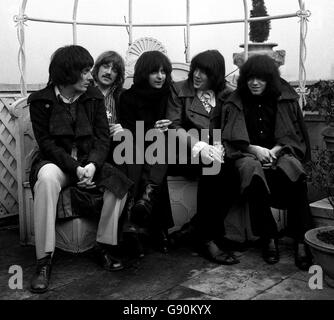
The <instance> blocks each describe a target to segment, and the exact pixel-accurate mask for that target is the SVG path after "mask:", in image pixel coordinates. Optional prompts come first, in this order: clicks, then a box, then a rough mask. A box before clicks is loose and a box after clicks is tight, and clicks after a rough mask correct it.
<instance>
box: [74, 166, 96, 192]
mask: <svg viewBox="0 0 334 320" xmlns="http://www.w3.org/2000/svg"><path fill="white" fill-rule="evenodd" d="M95 171H96V167H95V165H94V163H88V164H87V165H86V166H85V167H81V166H79V167H77V177H78V179H79V182H78V183H77V186H78V187H79V188H84V189H93V188H95V187H96V185H95V182H93V181H92V180H93V177H94V174H95Z"/></svg>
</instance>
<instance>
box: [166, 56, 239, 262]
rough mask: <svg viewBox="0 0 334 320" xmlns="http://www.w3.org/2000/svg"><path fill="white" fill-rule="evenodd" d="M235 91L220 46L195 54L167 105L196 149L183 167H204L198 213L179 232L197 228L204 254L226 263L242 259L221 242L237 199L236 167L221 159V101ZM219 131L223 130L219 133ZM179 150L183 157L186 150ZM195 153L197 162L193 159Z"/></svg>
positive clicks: (187, 143)
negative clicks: (227, 78) (227, 79)
mask: <svg viewBox="0 0 334 320" xmlns="http://www.w3.org/2000/svg"><path fill="white" fill-rule="evenodd" d="M230 92H231V90H230V89H228V88H226V84H225V60H224V57H223V56H222V54H221V53H220V52H219V51H218V50H207V51H204V52H201V53H199V54H198V55H196V56H195V57H194V58H193V59H192V60H191V64H190V72H189V75H188V79H187V80H184V81H180V82H177V83H175V84H174V85H173V90H172V95H171V98H170V99H169V103H168V108H167V118H168V119H170V120H171V121H172V124H171V126H170V128H171V129H175V130H176V134H177V136H178V139H179V143H180V144H181V145H185V146H187V150H188V151H190V152H189V153H190V154H191V157H190V158H188V159H187V165H186V166H185V167H184V168H183V169H182V171H183V172H185V170H187V169H189V168H190V167H193V168H194V169H195V168H197V169H200V170H201V171H202V173H201V174H200V178H199V182H198V193H197V213H196V215H195V216H194V218H193V219H192V221H191V223H190V224H189V225H188V227H185V228H183V229H182V230H181V232H180V233H179V234H180V235H181V236H182V233H188V234H189V233H193V234H194V235H195V237H196V239H197V240H198V242H199V245H200V247H201V249H202V250H201V251H202V252H203V254H204V256H205V257H207V258H208V259H210V260H212V261H214V262H216V263H219V264H227V265H228V264H235V263H238V262H239V261H238V260H237V259H236V258H235V257H234V255H233V254H232V253H230V252H227V251H224V249H223V248H222V243H223V236H224V219H225V216H226V214H227V212H228V209H229V208H230V206H231V203H232V195H233V192H232V191H233V183H234V182H236V179H232V177H233V168H231V167H230V165H229V163H222V162H223V156H224V151H223V148H222V145H221V134H220V125H221V123H220V119H221V110H222V105H223V103H224V101H225V99H226V97H227V96H228V94H229V93H230ZM214 130H216V131H214ZM217 131H218V132H219V134H218V135H216V136H215V133H217ZM215 140H216V141H215ZM215 144H217V145H215ZM178 156H179V159H178V161H179V163H180V162H181V161H180V159H181V158H182V155H181V154H179V155H178ZM196 157H197V159H198V160H199V161H198V163H197V164H196V163H194V161H192V159H196ZM217 163H218V164H219V169H220V170H217V171H216V170H215V171H216V172H211V173H210V172H209V170H205V169H208V167H209V166H212V167H213V166H214V165H215V164H217ZM192 164H194V165H192ZM184 169H185V170H184ZM231 169H232V170H231ZM212 173H213V174H212ZM191 230H194V232H192V231H191Z"/></svg>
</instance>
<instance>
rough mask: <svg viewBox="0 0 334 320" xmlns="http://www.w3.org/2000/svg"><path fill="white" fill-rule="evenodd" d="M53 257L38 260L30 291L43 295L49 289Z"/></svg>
mask: <svg viewBox="0 0 334 320" xmlns="http://www.w3.org/2000/svg"><path fill="white" fill-rule="evenodd" d="M51 269H52V264H51V256H47V257H45V258H42V259H39V260H37V266H36V273H35V274H34V275H33V277H32V279H31V284H30V291H31V292H33V293H43V292H46V291H47V290H48V288H49V283H50V276H51Z"/></svg>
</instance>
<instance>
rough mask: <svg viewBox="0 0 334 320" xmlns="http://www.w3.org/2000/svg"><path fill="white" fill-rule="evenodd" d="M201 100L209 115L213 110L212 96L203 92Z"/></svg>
mask: <svg viewBox="0 0 334 320" xmlns="http://www.w3.org/2000/svg"><path fill="white" fill-rule="evenodd" d="M200 100H201V102H202V104H203V106H204V108H205V110H206V111H207V112H208V113H210V111H211V108H212V106H211V104H210V100H211V95H210V93H209V92H207V91H206V92H203V94H202V95H201V97H200Z"/></svg>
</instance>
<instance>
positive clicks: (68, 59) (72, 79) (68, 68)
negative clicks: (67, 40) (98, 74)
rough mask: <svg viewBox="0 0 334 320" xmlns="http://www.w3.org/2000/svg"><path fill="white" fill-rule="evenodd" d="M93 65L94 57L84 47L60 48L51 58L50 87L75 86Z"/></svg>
mask: <svg viewBox="0 0 334 320" xmlns="http://www.w3.org/2000/svg"><path fill="white" fill-rule="evenodd" d="M93 64H94V59H93V57H92V56H91V55H90V53H89V52H88V50H87V49H85V48H84V47H81V46H78V45H68V46H64V47H61V48H58V49H57V50H56V51H55V52H54V53H53V55H52V56H51V62H50V65H49V80H48V85H51V84H52V85H56V86H58V85H64V86H66V85H70V84H74V83H76V82H78V81H79V79H80V78H81V73H82V71H83V70H84V69H86V68H91V67H92V66H93Z"/></svg>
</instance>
